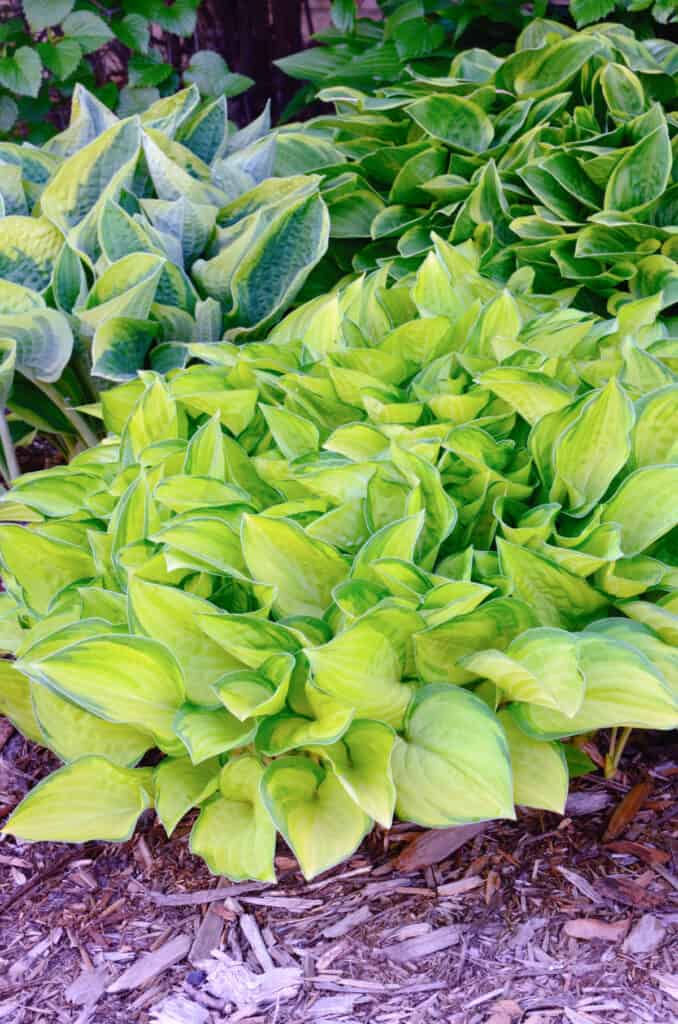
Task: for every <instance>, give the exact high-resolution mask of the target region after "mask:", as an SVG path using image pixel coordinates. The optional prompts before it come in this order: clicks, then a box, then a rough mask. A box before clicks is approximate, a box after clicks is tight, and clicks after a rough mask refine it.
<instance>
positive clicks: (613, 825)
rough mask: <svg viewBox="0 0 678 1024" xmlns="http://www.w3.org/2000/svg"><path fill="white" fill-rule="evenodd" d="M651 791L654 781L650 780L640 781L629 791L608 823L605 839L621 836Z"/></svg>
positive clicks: (604, 834)
mask: <svg viewBox="0 0 678 1024" xmlns="http://www.w3.org/2000/svg"><path fill="white" fill-rule="evenodd" d="M651 792H652V783H651V782H650V781H649V780H648V781H647V782H639V783H638V785H637V786H633V788H632V789H630V790H629V791H628V793H627V794H626V796H625V797H624V799H623V800H622V802H621V803H620V804H619V806H618V807H617V808H616V809H615V811H614V813H613V815H612V817H611V818H610V820H609V822H608V824H607V828H606V829H605V832H604V833H603V840H604V841H605V842H607V840H609V839H616V838H617V836H620V835H621V834H622V832H624V831H625V829H627V828H628V827H629V825H630V824H631V822H632V821H633V819H634V818H635V816H636V814H637V813H638V811H639V810H640V808H641V807H642V806H643V804H644V803H645V801H646V800H647V798H648V796H649V795H650V793H651Z"/></svg>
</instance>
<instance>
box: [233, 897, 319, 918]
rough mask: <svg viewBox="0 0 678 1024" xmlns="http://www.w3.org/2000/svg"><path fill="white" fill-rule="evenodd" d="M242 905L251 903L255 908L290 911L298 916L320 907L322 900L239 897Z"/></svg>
mask: <svg viewBox="0 0 678 1024" xmlns="http://www.w3.org/2000/svg"><path fill="white" fill-rule="evenodd" d="M240 898H241V899H242V902H243V903H252V904H253V905H254V906H256V907H273V908H275V907H277V908H278V909H280V910H291V911H292V912H296V913H299V914H302V913H305V912H306V911H307V910H314V909H315V908H316V907H322V905H323V901H322V900H308V899H304V898H303V897H297V896H241V897H240Z"/></svg>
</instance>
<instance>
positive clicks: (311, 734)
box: [256, 704, 353, 757]
mask: <svg viewBox="0 0 678 1024" xmlns="http://www.w3.org/2000/svg"><path fill="white" fill-rule="evenodd" d="M352 718H353V711H352V709H351V708H349V707H346V706H341V705H338V704H333V705H332V706H331V707H330V708H329V710H326V711H325V712H324V713H321V714H320V717H318V718H306V717H304V716H303V715H294V714H290V713H289V712H283V713H282V714H280V715H277V716H274V717H272V718H266V719H264V720H263V721H262V723H261V725H260V727H259V730H258V732H257V743H256V746H257V750H258V751H259V753H260V754H264V755H266V756H267V757H273V756H276V755H278V754H285V753H287V752H288V751H290V750H297V749H299V748H300V747H312V746H315V745H316V744H317V745H320V746H327V745H330V744H333V743H336V742H337V740H339V739H341V737H342V736H343V735H344V733H345V732H346V730H347V729H348V727H349V725H350V724H351V720H352Z"/></svg>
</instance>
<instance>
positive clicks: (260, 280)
mask: <svg viewBox="0 0 678 1024" xmlns="http://www.w3.org/2000/svg"><path fill="white" fill-rule="evenodd" d="M269 128H270V118H269V115H268V110H266V111H265V112H264V113H263V114H262V115H261V116H260V117H259V118H258V119H257V120H256V121H255V122H253V124H251V125H249V126H248V127H246V128H244V129H241V130H240V131H238V130H236V128H235V126H234V125H232V124H231V123H230V122H229V121H228V120H227V116H226V100H225V98H224V97H223V96H221V97H219V98H218V99H215V100H211V101H204V100H203V101H201V99H200V94H199V92H198V89H197V87H196V86H195V85H192V86H190V87H189V88H187V89H184V90H182V91H181V92H179V93H177V94H176V95H174V96H170V97H167V98H165V99H161V100H158V101H157V102H156V103H153V104H152V105H151V106H149V107H148V108H147V109H146V110H145V111H144V113H142V114H141V115H135V116H131V117H127V118H123V119H119V118H117V117H116V116H115V115H114V114H113V113H112V112H111V111H110V110H108V109H107V108H106V107H104V106H103V105H102V104H101V103H100V102H99V101H98V100H96V99H95V98H94V97H93V96H92V95H91V94H89V93H88V92H87V90H85V89H84V88H82V87H80V86H77V87H76V89H75V92H74V97H73V104H72V113H71V121H70V124H69V125H68V127H67V128H66V129H65V131H63V132H62V133H61V134H60V135H57V136H55V137H54V138H52V139H50V140H49V141H48V142H47V143H45V144H44V145H43V146H42V147H40V148H37V147H34V146H29V145H22V146H20V145H17V144H15V143H10V142H2V143H0V338H1V339H3V344H4V340H5V339H6V340H7V347H11V349H12V360H13V372H14V373H15V377H14V386H13V389H12V390H11V391H10V393H9V399H8V402H9V407H10V409H11V410H12V412H13V413H14V415H15V416H17V417H20V418H21V420H22V421H23V422H25V423H28V424H30V425H31V426H32V427H34V428H37V429H41V430H48V431H49V430H52V431H53V432H57V433H58V432H60V431H61V432H66V433H68V432H69V431H70V432H73V424H72V423H70V424H69V421H68V418H64V415H63V411H62V412H60V411H59V401H58V396H56V397H57V406H56V408H55V407H53V406H52V405H50V404H49V403H46V400H45V390H46V389H45V387H44V385H45V384H48V385H51V384H55V383H56V382H57V381H59V380H60V381H61V383H60V385H59V387H60V393H61V396H62V398H63V399H64V400H65V399H67V400H68V401H69V402H70V404H71V406H73V405H76V406H77V405H78V404H79V403H80V404H83V403H90V402H91V401H92V397H93V396H92V395H91V393H90V394H88V387H87V378H88V377H90V376H93V378H94V384H95V385H97V384H98V385H101V384H102V382H103V381H111V380H112V381H123V380H127V379H129V378H131V377H133V376H134V375H135V373H136V371H137V370H138V369H141V368H143V367H144V366H146V367H152V368H159V369H162V370H166V369H168V368H170V367H173V366H176V365H177V364H178V363H180V362H181V360H182V358H183V353H184V348H183V346H184V344H185V343H187V342H194V341H201V342H206V343H207V342H210V341H213V340H221V339H222V338H223V337H224V336H225V335H228V336H230V335H231V334H234V333H238V332H240V333H242V334H244V335H247V334H248V332H251V331H252V330H254V329H259V330H263V329H264V328H265V327H266V325H269V324H272V323H273V322H275V321H276V320H278V319H280V317H281V316H282V314H283V313H284V312H285V311H286V310H287V308H289V306H290V305H291V303H292V301H293V300H294V298H295V296H296V295H297V293H298V291H299V289H300V288H301V287H302V285H303V284H304V281H305V280H306V277H307V276H308V274H309V272H310V271H311V270H312V269H313V267H314V266H315V265H316V263H318V261H319V260H320V259H321V257H322V256H323V254H324V252H325V250H326V248H327V242H328V228H329V216H328V212H327V208H326V204H325V202H324V200H323V198H322V197H321V195H320V192H319V183H320V178H319V177H318V176H317V175H313V174H290V175H287V176H285V177H281V176H280V175H279V174H278V173H277V172H275V168H274V158H275V139H274V138H273V137H272V136H269V134H268V133H269ZM258 140H262V144H261V145H259V144H258ZM274 172H275V176H273V175H274ZM73 367H76V369H78V373H76V372H74V369H73ZM83 378H84V383H85V386H84V388H83V387H82V383H83ZM10 384H11V382H10ZM90 387H91V383H90ZM7 390H9V388H5V391H7ZM2 397H3V399H4V398H5V395H4V393H3V396H2ZM52 397H53V398H54V397H55V396H54V392H52ZM3 409H4V404H3ZM87 411H88V412H89V410H87Z"/></svg>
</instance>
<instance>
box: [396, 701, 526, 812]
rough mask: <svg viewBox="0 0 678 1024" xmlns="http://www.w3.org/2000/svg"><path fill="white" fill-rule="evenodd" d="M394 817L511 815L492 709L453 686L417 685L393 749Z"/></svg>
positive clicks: (502, 747) (504, 755) (506, 768)
mask: <svg viewBox="0 0 678 1024" xmlns="http://www.w3.org/2000/svg"><path fill="white" fill-rule="evenodd" d="M392 763H393V778H394V781H395V785H396V793H397V798H396V810H397V813H398V815H399V817H401V818H403V819H404V820H406V821H415V822H417V823H418V824H420V825H426V826H428V827H444V826H449V825H457V824H460V823H461V822H465V821H483V820H484V819H486V818H513V817H515V815H514V810H513V790H512V780H511V763H510V759H509V751H508V746H507V743H506V738H505V736H504V732H503V729H502V728H501V725H500V723H499V721H498V719H497V718H496V716H495V715H494V714H493V713H492V712H491V711H490V710H489V708H488V707H487V706H486V705H485V704H483V702H482V701H481V700H479V699H478V698H477V697H475V696H473V694H471V693H469V692H468V691H466V690H464V689H462V688H460V687H450V686H444V685H438V686H425V687H423V688H422V689H421V690H419V691H418V692H417V694H416V695H415V697H414V699H413V701H412V704H411V706H410V709H409V712H408V716H407V721H406V723H405V733H404V737H403V738H402V739H401V738H398V739H397V740H396V745H395V747H394V750H393V762H392Z"/></svg>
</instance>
